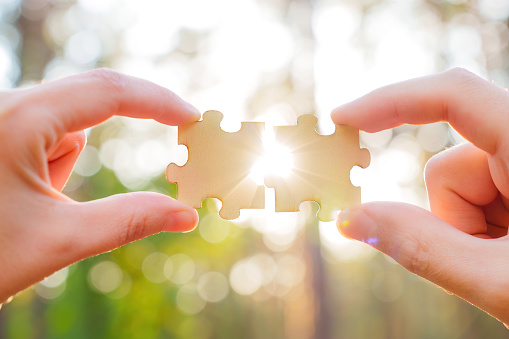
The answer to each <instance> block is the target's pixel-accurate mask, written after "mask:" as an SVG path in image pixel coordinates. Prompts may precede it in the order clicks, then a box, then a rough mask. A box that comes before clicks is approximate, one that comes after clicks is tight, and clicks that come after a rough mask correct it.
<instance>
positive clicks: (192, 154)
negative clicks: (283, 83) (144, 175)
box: [166, 111, 265, 219]
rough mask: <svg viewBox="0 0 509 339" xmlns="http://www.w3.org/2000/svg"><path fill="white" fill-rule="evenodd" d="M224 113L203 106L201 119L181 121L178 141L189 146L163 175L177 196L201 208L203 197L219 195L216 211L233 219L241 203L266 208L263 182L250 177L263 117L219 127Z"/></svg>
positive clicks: (258, 152) (260, 146)
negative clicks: (233, 127) (236, 128)
mask: <svg viewBox="0 0 509 339" xmlns="http://www.w3.org/2000/svg"><path fill="white" fill-rule="evenodd" d="M222 120H223V114H222V113H220V112H218V111H207V112H205V113H204V114H203V120H202V121H198V122H195V123H190V124H187V125H184V126H179V131H178V142H179V144H183V145H186V146H187V148H188V154H189V155H188V160H187V163H186V164H185V165H184V166H177V165H176V164H170V165H169V166H168V168H167V170H166V176H167V178H168V181H169V182H171V183H177V199H178V200H179V201H181V202H183V203H185V204H188V205H190V206H192V207H194V208H200V207H201V206H202V202H203V200H205V199H206V198H217V199H219V200H221V201H222V203H223V206H222V208H221V210H220V211H219V215H220V216H221V217H222V218H223V219H235V218H237V217H238V216H239V214H240V209H243V208H250V209H255V208H264V207H265V192H264V189H265V188H264V186H259V185H257V184H256V183H255V181H254V179H253V178H251V177H250V176H249V174H250V172H251V169H252V168H253V166H254V163H255V162H256V161H257V160H258V159H259V157H260V156H261V155H262V153H263V143H262V139H261V137H262V133H263V131H264V128H265V124H264V123H262V122H243V123H242V127H241V129H240V130H239V131H238V132H235V133H228V132H224V131H223V130H221V127H220V123H221V121H222Z"/></svg>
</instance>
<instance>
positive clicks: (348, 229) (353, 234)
mask: <svg viewBox="0 0 509 339" xmlns="http://www.w3.org/2000/svg"><path fill="white" fill-rule="evenodd" d="M336 225H337V228H338V231H339V232H340V233H341V234H342V235H343V236H344V237H346V238H348V239H353V240H358V241H362V242H364V243H367V244H368V245H370V246H376V245H377V244H378V240H379V237H378V234H377V233H378V230H377V224H376V222H375V220H373V218H371V217H370V216H369V215H367V214H366V213H365V212H364V211H363V210H362V209H361V208H360V207H353V208H346V209H344V210H342V211H341V213H340V214H339V216H338V220H337V224H336Z"/></svg>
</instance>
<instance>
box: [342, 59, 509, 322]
mask: <svg viewBox="0 0 509 339" xmlns="http://www.w3.org/2000/svg"><path fill="white" fill-rule="evenodd" d="M508 108H509V92H508V91H507V90H505V89H503V88H501V87H499V86H497V85H495V84H493V83H490V82H488V81H486V80H483V79H481V78H479V77H477V76H476V75H474V74H472V73H470V72H468V71H465V70H463V69H453V70H449V71H446V72H443V73H440V74H436V75H431V76H427V77H423V78H418V79H413V80H409V81H405V82H401V83H397V84H393V85H389V86H386V87H383V88H380V89H378V90H375V91H373V92H371V93H369V94H367V95H365V96H363V97H361V98H359V99H357V100H355V101H353V102H350V103H348V104H345V105H343V106H340V107H338V108H336V109H335V110H334V111H333V113H332V119H333V121H334V122H335V123H336V124H346V125H351V126H355V127H357V128H359V129H361V130H364V131H367V132H377V131H381V130H384V129H388V128H393V127H396V126H399V125H402V124H427V123H433V122H438V121H447V122H449V123H450V124H451V126H452V127H453V128H454V129H456V130H457V131H458V132H459V133H460V134H461V135H462V136H463V137H465V138H466V139H467V140H468V141H469V142H468V143H465V144H461V145H458V146H456V147H453V148H451V149H448V150H446V151H444V152H442V153H440V154H438V155H436V156H434V157H433V158H432V159H431V160H430V161H429V162H428V164H427V165H426V169H425V180H426V187H427V190H428V195H429V201H430V207H431V213H430V212H428V211H426V210H424V209H421V208H418V207H416V206H412V205H408V204H404V203H391V202H372V203H366V204H361V205H358V206H355V207H352V208H350V209H347V210H345V211H343V212H342V213H341V214H340V216H339V219H338V229H339V230H340V232H341V233H342V234H343V235H345V236H346V237H349V238H352V239H356V240H360V241H365V242H368V239H369V243H370V244H371V245H372V246H374V247H375V248H376V249H378V250H380V251H381V252H383V253H385V254H387V255H389V256H391V257H393V258H394V259H395V260H396V261H397V262H399V263H400V264H401V265H403V266H404V267H405V268H406V269H408V270H409V271H411V272H413V273H415V274H417V275H419V276H421V277H423V278H425V279H428V280H430V281H432V282H434V283H435V284H437V285H439V286H441V287H443V288H444V289H446V290H448V291H450V292H452V293H454V294H456V295H457V296H459V297H461V298H463V299H465V300H467V301H469V302H470V303H472V304H474V305H476V306H478V307H479V308H481V309H482V310H484V311H485V312H487V313H489V314H490V315H492V316H493V317H495V318H497V319H499V320H500V321H502V322H503V323H505V324H508V323H509V292H508V291H509V264H508V263H509V236H508V235H507V233H508V232H507V231H508V226H509V209H508V207H509V201H508V199H507V197H509V133H508V132H507V129H508V127H509V111H508Z"/></svg>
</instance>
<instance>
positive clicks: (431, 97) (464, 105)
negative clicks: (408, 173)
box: [332, 68, 509, 154]
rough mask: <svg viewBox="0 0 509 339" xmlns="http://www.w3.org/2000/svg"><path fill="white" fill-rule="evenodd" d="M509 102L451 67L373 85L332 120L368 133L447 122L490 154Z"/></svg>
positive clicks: (508, 97)
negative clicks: (413, 125)
mask: <svg viewBox="0 0 509 339" xmlns="http://www.w3.org/2000/svg"><path fill="white" fill-rule="evenodd" d="M508 105H509V94H508V92H507V91H506V90H505V89H503V88H501V87H499V86H497V85H495V84H492V83H490V82H488V81H486V80H484V79H481V78H480V77H478V76H476V75H474V74H473V73H470V72H468V71H466V70H464V69H460V68H455V69H452V70H449V71H446V72H443V73H438V74H434V75H430V76H426V77H422V78H417V79H412V80H407V81H404V82H400V83H396V84H393V85H389V86H386V87H382V88H380V89H377V90H375V91H373V92H371V93H368V94H367V95H365V96H363V97H361V98H359V99H357V100H354V101H352V102H350V103H347V104H345V105H343V106H340V107H338V108H336V109H334V110H333V112H332V120H333V121H334V123H335V124H345V125H351V126H354V127H356V128H359V129H361V130H364V131H367V132H377V131H381V130H384V129H388V128H393V127H396V126H400V125H402V124H427V123H432V122H438V121H446V122H449V123H450V124H451V126H452V127H453V128H454V129H456V130H457V131H458V132H459V133H460V134H461V135H462V136H463V137H464V138H465V139H467V140H469V141H470V142H472V143H473V144H475V145H477V146H478V147H479V148H481V149H483V150H484V151H486V152H488V153H491V154H493V153H494V152H495V150H496V147H497V144H498V141H499V139H500V137H501V135H502V133H503V131H502V129H505V126H507V125H508V120H509V115H508V114H507V107H508Z"/></svg>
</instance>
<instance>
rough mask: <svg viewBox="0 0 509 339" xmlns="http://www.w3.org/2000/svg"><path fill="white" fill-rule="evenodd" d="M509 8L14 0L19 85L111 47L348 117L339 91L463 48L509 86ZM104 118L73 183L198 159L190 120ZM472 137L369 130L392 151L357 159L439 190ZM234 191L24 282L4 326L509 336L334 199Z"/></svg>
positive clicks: (136, 176) (135, 68)
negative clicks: (168, 229) (289, 200)
mask: <svg viewBox="0 0 509 339" xmlns="http://www.w3.org/2000/svg"><path fill="white" fill-rule="evenodd" d="M508 16H509V2H507V1H499V0H471V1H469V0H449V1H440V0H393V1H389V0H385V1H384V0H260V1H255V0H217V1H207V0H186V1H177V0H146V1H136V0H125V1H122V0H25V1H21V0H0V86H1V87H2V88H5V89H9V88H14V87H18V86H22V87H23V86H33V85H34V84H37V83H40V82H41V81H51V80H54V79H58V78H62V77H65V76H68V75H71V74H76V73H80V72H83V71H86V70H90V69H93V68H97V67H110V68H113V69H115V70H118V71H120V72H124V73H127V74H132V75H135V76H139V77H142V78H146V79H149V80H151V81H153V82H156V83H158V84H160V85H163V86H165V87H168V88H170V89H171V90H173V91H174V92H176V93H177V94H179V95H180V96H182V97H183V98H185V99H186V100H188V101H190V102H191V103H193V104H194V105H196V106H197V107H198V108H199V109H200V110H202V111H205V110H209V109H215V110H220V111H222V112H223V113H224V114H225V120H224V121H223V123H224V124H223V125H224V126H223V129H225V130H229V131H234V130H236V129H238V127H239V126H240V125H239V123H240V121H266V122H269V123H272V124H275V125H277V124H280V125H286V124H295V122H296V117H297V116H299V115H302V114H306V113H315V114H317V115H318V116H319V119H320V123H319V129H320V131H322V132H323V133H330V132H332V130H331V129H332V127H333V125H332V122H331V121H330V118H329V117H328V115H329V112H330V111H331V110H332V109H333V108H334V107H336V106H338V105H340V104H342V103H344V102H346V101H348V100H351V99H354V98H356V97H358V96H360V95H363V94H364V93H366V92H368V91H370V90H372V89H375V88H377V87H379V86H382V85H385V84H389V83H392V82H395V81H399V80H404V79H407V78H411V77H416V76H421V75H425V74H429V73H433V72H438V71H442V70H445V69H448V68H451V67H454V66H462V67H465V68H467V69H469V70H471V71H473V72H475V73H477V74H479V75H481V76H483V77H485V78H489V79H490V80H493V81H495V82H497V83H499V84H501V85H502V86H507V84H508V83H509V79H508V74H509V73H508V72H507V69H508V60H509V54H508V41H509V39H508V38H509V29H508ZM87 134H88V144H87V146H86V148H85V150H84V152H83V154H82V155H81V157H80V159H79V161H78V164H77V166H76V168H75V171H74V173H73V175H72V177H71V179H70V181H69V182H68V184H67V186H66V188H65V190H64V191H65V193H66V194H68V195H69V196H70V197H71V198H73V199H76V200H78V201H87V200H92V199H97V198H101V197H104V196H107V195H111V194H115V193H120V192H129V191H134V190H149V191H157V192H162V193H165V194H169V195H172V196H174V195H175V192H176V187H175V185H172V184H169V183H168V182H167V181H166V180H165V176H164V170H165V167H166V165H167V164H168V163H170V162H177V163H178V164H180V165H182V164H183V163H185V149H184V150H183V149H182V146H177V130H176V128H173V127H168V126H163V125H160V124H157V123H155V122H154V121H146V120H145V121H142V120H135V119H128V118H120V117H116V118H113V119H111V120H110V121H108V122H106V123H104V124H102V125H100V126H97V127H94V128H92V129H90V130H88V131H87ZM461 141H462V138H461V136H459V135H458V134H457V133H456V132H455V131H453V130H452V129H451V128H450V127H449V126H448V125H447V124H433V125H427V126H419V127H417V126H402V127H399V128H396V129H394V130H390V131H384V132H380V133H375V134H365V133H362V134H361V143H362V144H363V145H364V147H367V148H368V149H369V150H370V152H371V154H372V164H371V166H370V167H369V168H368V169H365V170H358V169H354V170H353V171H352V178H353V180H354V183H355V184H357V185H359V184H360V185H361V186H362V192H363V201H372V200H394V201H404V202H409V203H413V204H416V205H419V206H422V207H425V208H426V207H427V197H426V192H425V188H424V183H423V176H422V170H423V167H424V164H425V163H426V161H427V160H428V159H429V158H430V157H431V156H433V155H434V154H436V153H437V152H439V151H441V150H443V149H444V148H446V147H449V146H451V145H454V144H457V143H458V142H461ZM268 191H269V192H268V196H269V198H270V194H273V193H271V192H270V190H268ZM272 199H273V196H272ZM269 200H270V199H269ZM217 205H218V204H217V202H216V201H214V200H207V201H205V203H204V207H203V208H202V209H200V210H199V213H200V217H201V221H200V224H199V226H198V228H197V229H196V230H194V231H193V232H190V233H185V234H158V235H155V236H152V237H149V238H147V239H143V240H140V241H137V242H134V243H132V244H129V245H126V246H124V247H122V248H120V249H118V250H115V251H112V252H110V253H106V254H103V255H99V256H96V257H94V258H90V259H87V260H84V261H82V262H80V263H77V264H75V265H73V266H71V267H69V268H65V269H63V270H61V271H59V272H57V273H55V274H54V275H52V276H50V277H48V278H47V279H46V280H45V281H43V282H41V283H39V284H37V285H35V286H33V288H30V289H28V290H27V291H25V292H23V293H21V294H20V295H18V296H16V297H15V298H14V299H13V300H12V301H11V302H10V303H8V304H6V305H4V306H3V308H2V309H1V310H0V338H20V339H22V338H27V339H28V338H34V339H35V338H197V339H199V338H252V339H255V338H291V339H300V338H302V339H304V338H320V339H328V338H371V339H377V338H505V337H507V336H508V334H507V330H506V329H505V327H504V326H503V325H502V324H500V323H499V322H498V321H496V320H494V319H492V318H491V317H489V316H488V315H486V314H485V313H483V312H482V311H480V310H478V309H477V308H475V307H473V306H472V305H470V304H468V303H467V302H465V301H463V300H461V299H459V298H457V297H455V296H453V295H450V294H448V293H446V292H444V291H443V290H442V289H440V288H437V287H436V286H435V285H433V284H431V283H429V282H427V281H425V280H423V279H421V278H419V277H416V276H414V275H412V274H410V273H408V272H407V271H405V270H404V269H403V268H401V267H399V266H398V265H396V264H395V263H394V262H393V261H392V260H391V259H387V258H386V257H384V256H383V255H381V254H379V253H377V252H376V251H374V250H372V249H371V248H369V247H368V246H365V245H363V244H358V243H354V242H352V241H349V240H346V239H344V238H342V237H341V236H340V235H339V234H338V232H337V230H336V226H335V224H334V223H333V222H332V223H321V222H318V221H317V220H316V218H315V216H314V215H315V213H316V211H317V210H318V206H317V205H316V204H314V203H305V204H303V205H302V206H301V212H299V213H278V214H276V213H274V212H273V211H272V212H271V211H270V208H267V210H266V211H256V212H250V213H247V212H249V211H243V213H242V215H241V217H240V218H239V219H237V220H235V221H233V222H229V221H224V220H222V219H220V218H219V217H218V216H217ZM272 210H273V207H272Z"/></svg>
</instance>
